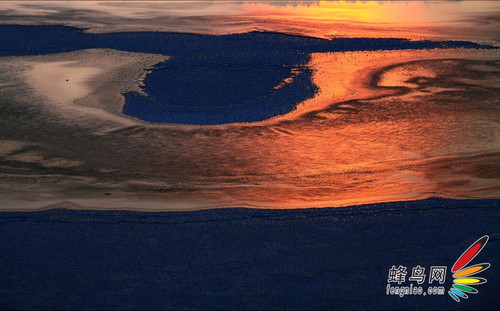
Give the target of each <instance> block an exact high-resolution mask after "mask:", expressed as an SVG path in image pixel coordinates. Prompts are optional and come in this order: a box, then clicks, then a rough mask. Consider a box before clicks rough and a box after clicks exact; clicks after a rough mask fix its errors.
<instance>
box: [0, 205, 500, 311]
mask: <svg viewBox="0 0 500 311" xmlns="http://www.w3.org/2000/svg"><path fill="white" fill-rule="evenodd" d="M499 204H500V201H499V200H465V201H453V200H444V199H428V200H424V201H415V202H405V203H385V204H378V205H367V206H361V207H360V206H358V207H349V208H339V209H304V210H252V209H227V210H225V209H221V210H209V211H198V212H177V213H175V212H170V213H136V212H126V211H109V212H105V211H70V210H49V211H44V212H35V213H0V241H1V243H0V280H1V281H0V308H2V309H108V310H109V309H328V310H331V309H381V310H387V309H417V310H422V309H431V310H437V309H461V310H482V309H492V310H494V309H497V307H498V306H500V298H499V297H498V285H499V284H500V274H499V273H498V269H499V267H500V256H499V255H500V232H499V228H500V226H499V224H500V210H499ZM485 234H488V235H490V241H489V242H488V244H487V245H486V247H485V248H484V250H483V251H482V252H481V253H480V254H479V255H478V256H477V258H476V259H474V262H473V263H480V262H489V263H491V268H490V269H489V270H486V271H485V272H484V273H482V276H483V277H485V278H487V280H488V282H487V283H486V284H483V285H479V286H477V287H476V288H477V289H478V290H479V293H478V294H476V295H470V296H471V297H470V298H469V299H468V300H463V301H462V302H460V303H456V302H455V301H453V300H452V299H451V298H450V297H449V296H447V295H445V296H426V297H422V296H408V297H404V298H399V297H396V296H387V295H386V285H387V276H388V271H389V269H390V268H391V266H392V265H396V266H398V265H403V266H407V267H413V266H416V265H420V266H424V267H427V269H429V267H430V266H432V265H446V266H448V268H450V267H451V266H452V265H453V263H454V262H455V260H456V259H457V258H458V256H460V255H461V254H462V252H463V251H465V249H466V248H467V247H468V246H469V245H470V244H471V243H472V242H474V241H475V240H476V239H478V238H479V237H481V236H483V235H485ZM410 273H411V271H410ZM408 277H409V276H408ZM451 282H452V277H451V273H450V272H448V274H447V277H446V283H445V284H444V285H445V287H446V289H447V290H448V288H449V287H450V285H451ZM407 285H408V283H407ZM423 286H425V287H427V286H428V284H427V283H426V284H423ZM497 310H498V309H497Z"/></svg>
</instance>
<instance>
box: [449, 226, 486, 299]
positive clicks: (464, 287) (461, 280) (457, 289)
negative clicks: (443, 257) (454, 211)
mask: <svg viewBox="0 0 500 311" xmlns="http://www.w3.org/2000/svg"><path fill="white" fill-rule="evenodd" d="M488 239H489V236H487V235H485V236H483V237H481V238H480V239H479V240H477V241H476V242H474V243H472V245H471V246H470V247H469V248H468V249H467V250H466V251H465V252H464V253H463V254H462V255H461V256H460V257H458V259H457V261H456V262H455V264H454V265H453V267H452V268H451V272H452V273H453V286H452V287H451V288H450V290H449V291H448V294H449V295H450V297H451V298H453V299H454V300H455V301H456V302H460V298H462V299H467V298H468V296H467V295H468V294H476V293H477V289H475V288H474V287H472V286H473V285H480V284H484V283H486V279H485V278H481V277H476V276H475V275H476V274H478V273H480V272H483V271H484V270H486V269H488V268H489V267H490V264H489V263H480V264H477V265H473V266H469V267H467V266H466V265H467V264H468V263H469V262H471V261H472V259H474V257H476V256H477V254H479V252H481V250H482V249H483V247H484V246H485V245H486V243H487V242H488Z"/></svg>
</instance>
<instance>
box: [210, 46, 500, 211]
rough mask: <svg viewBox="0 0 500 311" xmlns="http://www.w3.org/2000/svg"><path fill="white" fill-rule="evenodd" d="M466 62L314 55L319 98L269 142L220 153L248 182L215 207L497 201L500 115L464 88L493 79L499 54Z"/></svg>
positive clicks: (251, 137) (393, 55) (442, 54)
mask: <svg viewBox="0 0 500 311" xmlns="http://www.w3.org/2000/svg"><path fill="white" fill-rule="evenodd" d="M459 53H460V54H459ZM468 53H469V52H468V51H457V50H444V51H443V50H432V51H422V50H419V51H385V52H350V53H318V54H313V55H312V59H311V61H310V63H309V66H311V67H312V68H313V69H314V74H313V78H312V79H313V82H314V83H315V84H316V85H317V87H318V88H319V91H318V93H317V94H316V96H315V97H314V98H312V99H310V100H307V101H305V102H303V103H302V104H300V105H299V106H298V108H297V110H296V111H293V112H291V113H289V114H287V115H285V116H282V117H277V118H274V119H272V120H268V121H264V122H262V123H263V124H265V125H266V128H265V130H268V131H271V132H266V133H265V134H262V133H261V132H259V131H257V133H258V134H256V133H255V129H254V128H252V129H253V130H250V129H246V130H248V132H247V131H246V130H245V128H243V129H242V130H243V131H245V139H238V138H236V139H235V138H234V137H233V138H232V139H231V140H228V141H223V142H220V143H221V144H224V145H229V146H231V147H230V148H231V149H232V150H234V153H233V155H235V157H234V158H233V165H232V168H231V172H232V174H234V175H232V176H245V177H244V178H243V179H239V178H237V177H234V180H233V181H231V182H228V184H227V186H225V187H224V188H223V189H219V190H218V191H216V192H214V193H213V199H215V200H220V199H221V198H224V200H225V202H226V203H227V202H233V203H234V204H236V205H238V204H242V202H244V204H245V205H249V206H260V207H273V208H293V207H297V208H300V207H321V206H340V205H351V204H362V203H374V202H386V201H396V200H411V199H422V198H426V197H429V196H444V197H450V198H474V197H475V198H477V197H491V196H492V195H493V196H495V195H498V194H499V192H500V191H499V190H498V188H499V187H498V186H499V183H498V176H497V173H495V172H496V167H497V164H496V163H495V162H496V161H498V159H499V155H498V153H497V152H495V150H498V146H499V135H498V134H497V133H496V131H497V129H498V128H499V125H498V120H497V118H496V117H495V113H494V111H495V109H497V108H495V107H496V106H495V104H494V103H490V102H489V99H486V100H485V99H477V101H475V102H473V103H472V102H470V100H469V99H468V98H466V97H464V96H466V94H467V93H469V94H470V91H471V89H470V88H469V86H467V85H459V84H457V83H456V81H455V80H454V79H462V78H463V77H464V76H467V75H468V73H467V72H470V70H472V68H477V67H478V66H483V67H482V68H483V69H484V70H489V71H491V70H492V69H493V68H494V67H495V66H496V65H495V64H494V62H490V61H492V60H495V59H496V55H495V53H494V52H493V53H492V52H490V51H485V52H484V51H483V52H481V51H474V52H470V54H468ZM457 57H458V58H464V57H465V58H471V59H476V61H473V60H460V59H458V60H457ZM474 75H476V79H478V80H476V82H477V83H483V82H484V85H488V84H491V83H492V81H497V83H498V77H496V76H494V75H488V74H486V75H485V76H483V77H480V76H481V74H480V71H477V72H475V73H474ZM490 95H491V96H492V98H493V97H494V96H495V94H494V93H491V94H490ZM473 96H474V95H473ZM492 112H493V114H492ZM263 130H264V129H263ZM236 155H240V156H236ZM249 158H250V159H254V160H248V159H249ZM217 163H225V161H224V159H222V158H221V159H219V160H218V161H217ZM243 180H244V182H243Z"/></svg>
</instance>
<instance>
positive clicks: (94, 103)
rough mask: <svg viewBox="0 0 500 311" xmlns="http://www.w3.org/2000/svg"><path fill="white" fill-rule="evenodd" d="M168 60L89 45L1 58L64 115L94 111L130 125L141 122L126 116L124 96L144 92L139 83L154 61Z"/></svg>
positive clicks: (165, 57)
mask: <svg viewBox="0 0 500 311" xmlns="http://www.w3.org/2000/svg"><path fill="white" fill-rule="evenodd" d="M167 59H168V56H165V55H160V54H145V53H131V52H123V51H117V50H111V49H88V50H80V51H74V52H68V53H58V54H50V55H41V56H26V57H6V58H2V59H1V60H0V68H1V67H4V66H9V67H10V69H12V68H16V67H17V68H18V69H19V71H21V72H22V76H23V78H24V81H25V83H26V84H27V85H28V86H29V87H30V88H31V89H32V90H33V91H34V92H35V94H36V95H38V96H41V97H43V98H46V99H47V101H46V102H47V105H48V106H50V107H52V108H55V109H52V111H54V112H56V113H58V114H62V115H64V117H65V118H67V117H68V116H73V117H78V116H80V117H81V116H83V115H88V114H92V115H93V117H98V118H112V119H114V121H120V123H126V124H129V123H136V122H135V121H133V120H132V119H130V118H123V115H122V109H123V105H124V104H125V99H124V97H123V95H122V94H123V93H125V92H138V93H141V94H142V93H143V91H142V89H141V87H140V86H142V85H143V80H144V79H145V77H146V75H147V74H149V73H150V72H151V68H152V67H153V66H154V65H155V64H157V63H159V62H162V61H166V60H167ZM95 108H97V109H95ZM68 110H71V114H68ZM106 112H107V113H106ZM116 114H118V115H120V116H119V117H117V116H116Z"/></svg>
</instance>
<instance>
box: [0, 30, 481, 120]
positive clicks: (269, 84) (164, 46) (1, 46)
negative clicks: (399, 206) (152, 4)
mask: <svg viewBox="0 0 500 311" xmlns="http://www.w3.org/2000/svg"><path fill="white" fill-rule="evenodd" d="M455 47H464V48H490V47H489V46H484V45H478V44H475V43H471V42H464V41H445V42H432V41H409V40H406V39H368V38H351V39H349V38H341V39H335V40H332V41H329V40H323V39H317V38H307V37H300V36H290V35H284V34H278V33H260V32H252V33H246V34H233V35H224V36H210V35H196V34H183V33H165V32H130V33H111V34H88V33H84V32H83V31H82V30H78V29H74V28H69V27H62V26H17V25H0V56H12V55H37V54H49V53H57V52H68V51H75V50H81V49H87V48H111V49H117V50H122V51H130V52H141V53H158V54H164V55H168V56H171V59H170V60H169V61H167V62H165V63H162V64H159V65H158V66H157V68H156V69H155V70H154V71H153V73H152V74H150V75H149V76H148V77H147V79H146V85H145V87H144V90H145V92H146V93H147V94H148V96H147V97H144V96H141V95H139V94H137V93H127V94H124V95H125V98H126V104H125V107H124V110H123V112H124V113H125V114H127V115H130V116H133V117H137V118H139V119H142V120H146V121H150V122H168V123H187V124H222V123H229V122H252V121H259V120H264V119H267V118H270V117H272V116H276V115H281V114H285V113H287V112H289V111H291V110H293V109H294V107H295V106H296V105H297V104H298V103H299V102H301V101H303V100H305V99H307V98H311V97H312V96H313V95H314V93H315V91H316V88H315V86H314V85H313V84H312V82H311V74H312V73H311V71H310V70H309V69H307V68H305V67H304V65H305V64H306V63H307V62H308V60H309V54H310V53H314V52H338V51H374V50H394V49H432V48H455ZM292 69H295V70H297V71H298V72H299V74H298V75H297V76H296V77H295V79H294V80H293V82H292V83H290V84H286V85H284V86H283V87H282V88H280V89H277V90H276V89H275V87H276V86H277V85H279V84H280V83H281V82H282V80H283V79H285V78H287V77H290V75H291V70H292Z"/></svg>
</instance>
